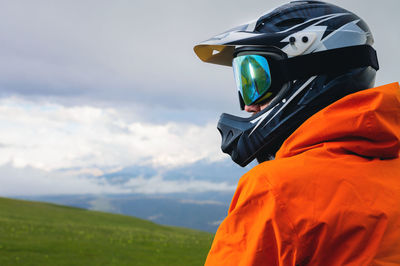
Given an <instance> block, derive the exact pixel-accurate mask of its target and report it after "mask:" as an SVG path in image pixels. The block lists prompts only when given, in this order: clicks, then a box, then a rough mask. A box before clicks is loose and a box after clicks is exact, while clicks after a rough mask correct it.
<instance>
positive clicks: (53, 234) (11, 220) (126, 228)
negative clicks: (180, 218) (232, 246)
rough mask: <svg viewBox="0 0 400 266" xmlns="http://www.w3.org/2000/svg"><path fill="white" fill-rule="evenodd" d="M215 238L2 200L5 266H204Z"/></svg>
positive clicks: (1, 258) (0, 261)
mask: <svg viewBox="0 0 400 266" xmlns="http://www.w3.org/2000/svg"><path fill="white" fill-rule="evenodd" d="M212 238H213V235H212V234H210V233H205V232H199V231H194V230H190V229H183V228H176V227H168V226H161V225H157V224H154V223H152V222H149V221H145V220H141V219H137V218H133V217H128V216H123V215H115V214H109V213H102V212H95V211H88V210H83V209H78V208H71V207H64V206H59V205H53V204H48V203H39V202H30V201H21V200H13V199H6V198H0V265H157V266H158V265H185V266H187V265H203V264H204V260H205V258H206V256H207V252H208V250H209V248H210V245H211V241H212Z"/></svg>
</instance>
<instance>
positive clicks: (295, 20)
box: [275, 18, 306, 30]
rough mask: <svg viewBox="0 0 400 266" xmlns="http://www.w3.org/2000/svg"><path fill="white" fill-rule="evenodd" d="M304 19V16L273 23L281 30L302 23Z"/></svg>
mask: <svg viewBox="0 0 400 266" xmlns="http://www.w3.org/2000/svg"><path fill="white" fill-rule="evenodd" d="M304 21H306V18H291V19H287V20H283V21H279V22H278V23H276V24H275V26H277V27H278V28H280V29H281V30H285V29H288V28H290V27H293V26H296V25H298V24H301V23H303V22H304Z"/></svg>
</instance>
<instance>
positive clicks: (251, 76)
mask: <svg viewBox="0 0 400 266" xmlns="http://www.w3.org/2000/svg"><path fill="white" fill-rule="evenodd" d="M232 67H233V73H234V75H235V80H236V85H237V88H238V90H239V91H240V93H241V95H242V97H243V101H244V103H245V104H246V105H251V104H253V103H255V102H256V101H257V100H259V99H261V98H267V96H266V94H267V92H268V89H269V88H270V87H271V72H270V69H269V65H268V61H267V59H266V58H265V57H263V56H262V55H241V56H238V57H235V58H234V59H233V61H232Z"/></svg>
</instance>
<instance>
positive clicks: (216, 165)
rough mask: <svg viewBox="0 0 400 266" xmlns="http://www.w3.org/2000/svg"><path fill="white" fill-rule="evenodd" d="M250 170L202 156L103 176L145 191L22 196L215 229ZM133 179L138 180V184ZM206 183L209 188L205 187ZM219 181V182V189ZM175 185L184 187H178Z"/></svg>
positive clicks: (129, 168) (185, 225)
mask: <svg viewBox="0 0 400 266" xmlns="http://www.w3.org/2000/svg"><path fill="white" fill-rule="evenodd" d="M249 168H251V166H249V167H247V168H241V167H239V166H237V165H236V164H234V163H233V162H232V161H231V160H223V161H218V162H209V161H207V160H203V161H198V162H196V163H193V164H189V165H185V166H181V167H176V168H173V169H155V168H153V167H151V166H135V165H132V166H130V167H126V168H124V169H121V170H119V171H117V172H113V173H110V174H106V175H104V176H101V177H100V178H101V179H102V180H104V182H109V183H110V184H114V185H118V186H121V187H124V188H132V190H133V191H134V190H135V189H138V188H141V187H140V186H143V187H144V188H145V189H143V188H141V189H142V190H145V192H146V193H144V192H142V191H140V189H138V190H139V192H135V191H134V192H132V193H130V194H119V195H62V196H54V195H53V196H29V197H24V196H22V197H19V198H23V199H29V200H36V201H45V202H52V203H57V204H62V205H68V206H74V207H80V208H85V209H90V210H99V211H106V212H112V213H119V214H125V215H131V216H135V217H140V218H143V219H147V220H151V221H154V222H156V223H159V224H165V225H173V226H182V227H187V228H193V229H198V230H203V231H208V232H215V231H216V230H217V228H218V225H219V223H220V222H221V221H222V220H223V219H224V218H225V216H226V214H227V212H228V208H229V204H230V201H231V199H232V196H233V193H234V188H235V187H236V185H237V183H238V181H239V178H240V177H241V176H242V175H243V174H244V173H245V172H247V171H248V170H249ZM155 176H156V178H154V177H155ZM94 178H95V177H94ZM133 180H139V185H137V184H136V183H134V182H133ZM132 183H134V184H133V185H132ZM182 184H183V185H182ZM204 184H205V185H204ZM221 184H223V185H221ZM135 185H136V186H135ZM202 185H204V186H205V187H204V188H203V187H201V186H202ZM219 185H221V186H220V187H218V186H219ZM163 186H168V189H166V190H163ZM176 186H178V187H179V186H181V187H179V189H177V190H174V188H176ZM186 187H187V189H186ZM220 188H221V189H220ZM164 191H167V192H164ZM171 191H173V192H171ZM176 191H178V192H176Z"/></svg>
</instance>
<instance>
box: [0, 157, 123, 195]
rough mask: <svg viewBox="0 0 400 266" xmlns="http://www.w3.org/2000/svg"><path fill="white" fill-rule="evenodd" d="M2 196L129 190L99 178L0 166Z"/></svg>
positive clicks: (0, 193) (0, 190)
mask: <svg viewBox="0 0 400 266" xmlns="http://www.w3.org/2000/svg"><path fill="white" fill-rule="evenodd" d="M0 184H1V185H0V195H1V196H21V195H23V196H32V195H64V194H103V193H108V194H111V193H113V194H114V193H129V192H130V191H129V190H128V189H125V188H122V187H117V186H112V185H108V184H107V183H106V182H104V181H103V180H101V179H98V178H90V177H79V176H74V175H70V174H66V173H60V172H48V171H43V170H40V169H35V168H33V167H24V168H15V167H13V166H12V165H3V166H0Z"/></svg>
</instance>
